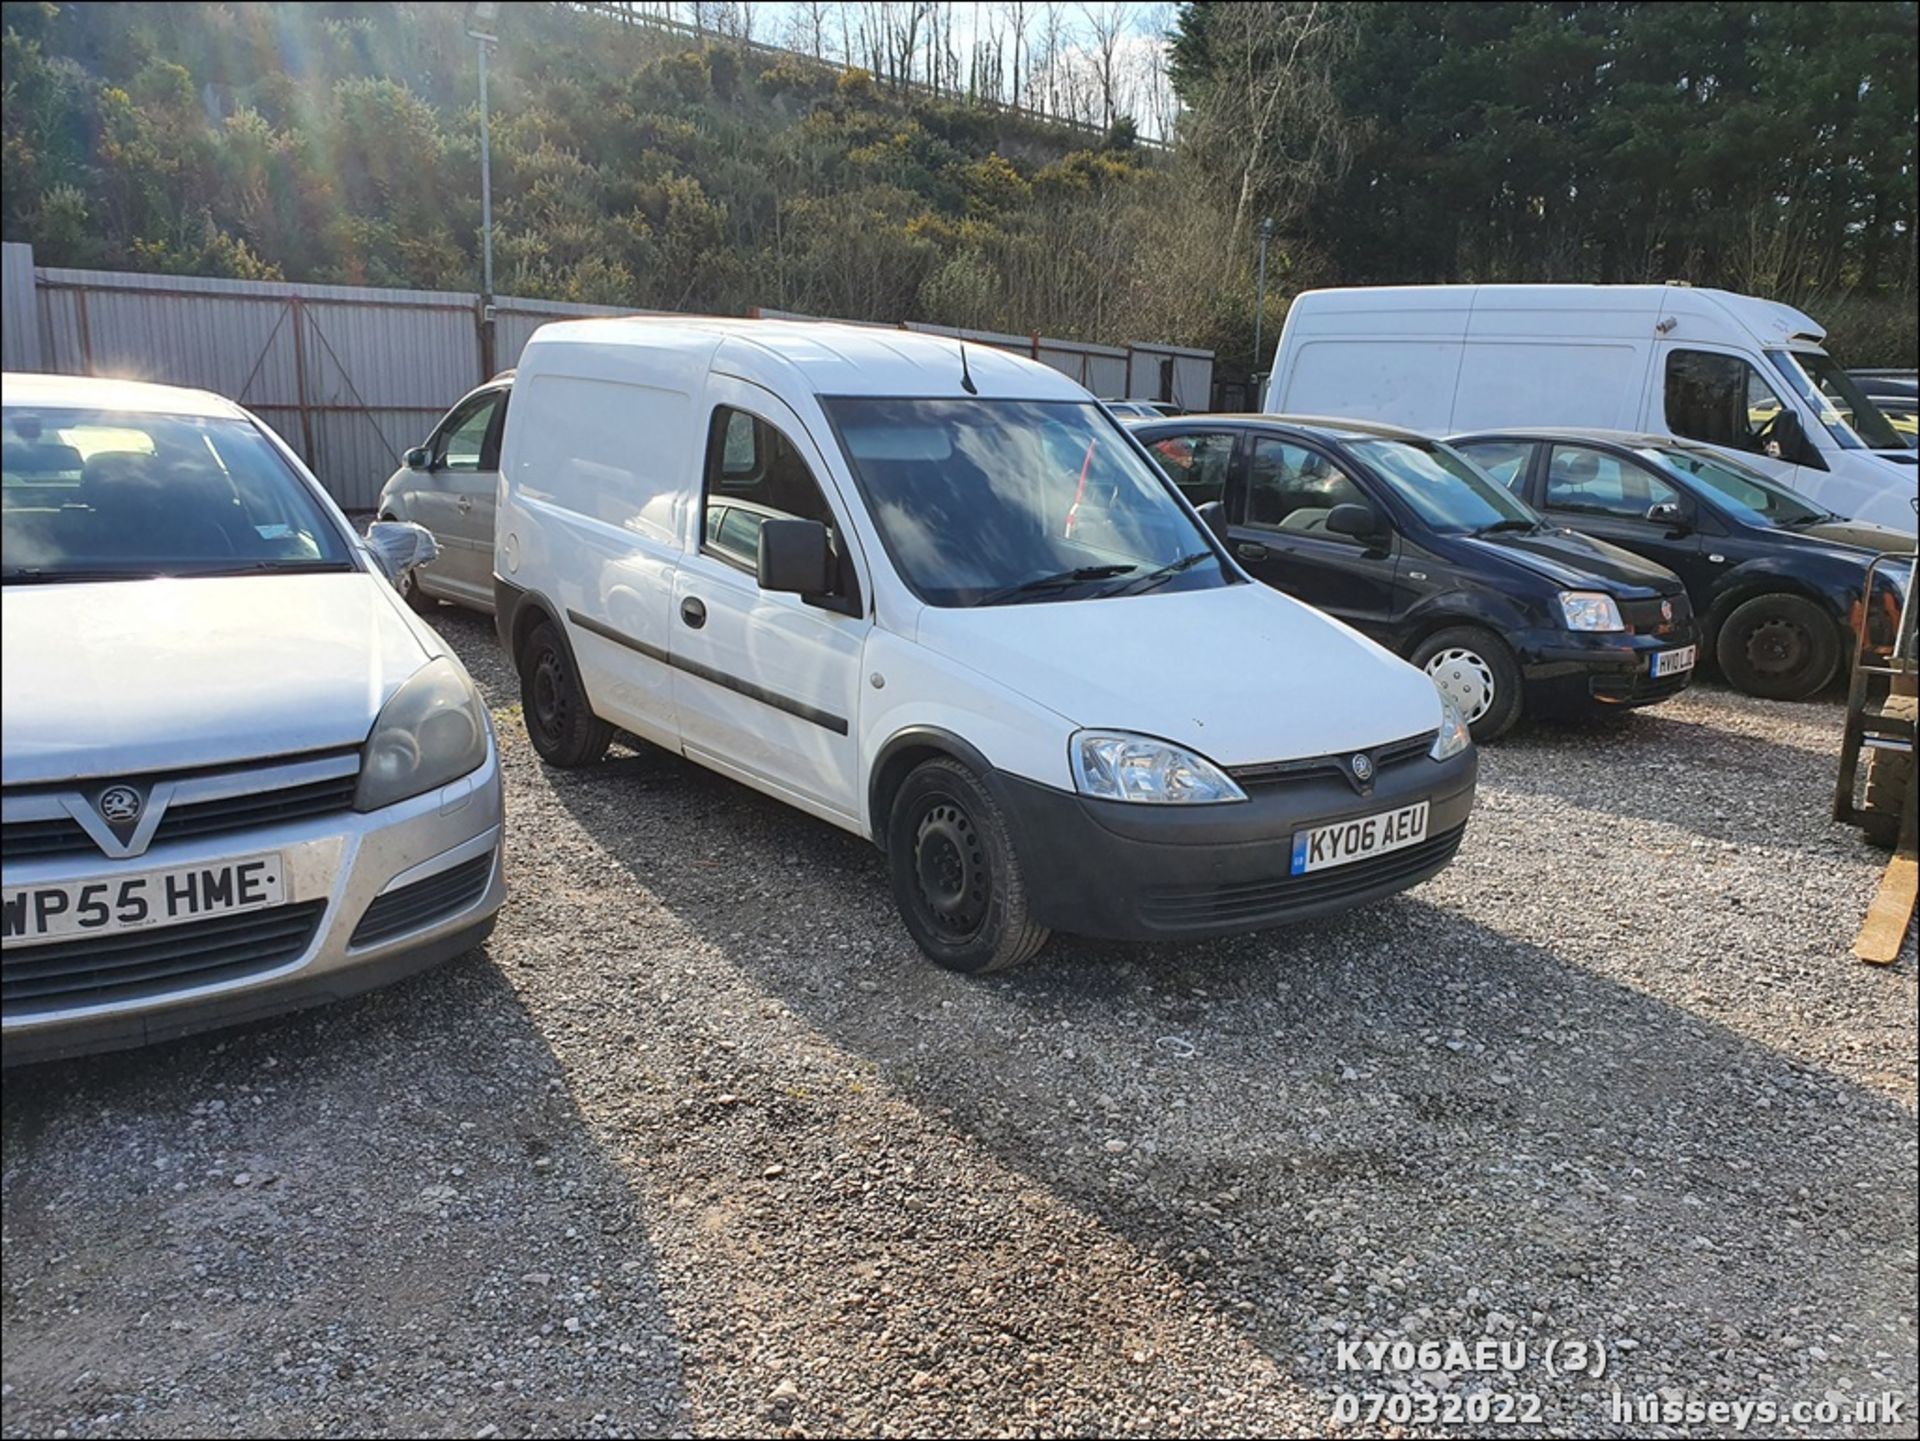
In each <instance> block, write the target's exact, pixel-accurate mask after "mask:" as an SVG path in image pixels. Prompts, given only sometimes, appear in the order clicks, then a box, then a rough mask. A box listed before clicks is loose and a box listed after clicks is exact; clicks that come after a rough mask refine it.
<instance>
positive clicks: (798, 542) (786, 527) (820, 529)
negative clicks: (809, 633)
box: [755, 520, 833, 597]
mask: <svg viewBox="0 0 1920 1441" xmlns="http://www.w3.org/2000/svg"><path fill="white" fill-rule="evenodd" d="M755 576H756V578H757V579H758V580H759V582H760V589H762V590H773V591H791V592H793V593H795V594H797V595H800V596H802V597H806V596H810V595H825V594H827V593H828V592H829V591H831V590H832V589H833V547H832V546H831V545H829V544H828V543H827V528H826V527H825V526H824V525H822V524H821V523H820V522H819V521H817V520H768V521H763V522H762V523H761V526H760V555H759V564H758V565H757V566H756V567H755Z"/></svg>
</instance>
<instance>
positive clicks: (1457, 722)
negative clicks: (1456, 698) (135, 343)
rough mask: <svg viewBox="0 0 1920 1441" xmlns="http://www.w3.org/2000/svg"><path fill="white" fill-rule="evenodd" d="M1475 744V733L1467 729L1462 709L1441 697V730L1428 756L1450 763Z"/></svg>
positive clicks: (1435, 737)
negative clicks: (1461, 712)
mask: <svg viewBox="0 0 1920 1441" xmlns="http://www.w3.org/2000/svg"><path fill="white" fill-rule="evenodd" d="M1472 744H1473V732H1472V731H1470V730H1468V729H1467V722H1466V717H1464V716H1462V715H1461V714H1460V707H1459V706H1457V705H1455V704H1454V703H1453V702H1452V701H1450V700H1448V699H1447V698H1446V697H1445V696H1441V697H1440V730H1439V732H1438V734H1436V735H1435V736H1434V738H1433V744H1432V745H1431V746H1429V747H1428V748H1427V754H1428V755H1430V756H1432V757H1433V758H1434V759H1435V760H1437V761H1449V760H1452V759H1453V758H1454V757H1455V756H1457V755H1459V754H1460V752H1461V751H1463V750H1465V749H1466V748H1467V747H1468V746H1470V745H1472Z"/></svg>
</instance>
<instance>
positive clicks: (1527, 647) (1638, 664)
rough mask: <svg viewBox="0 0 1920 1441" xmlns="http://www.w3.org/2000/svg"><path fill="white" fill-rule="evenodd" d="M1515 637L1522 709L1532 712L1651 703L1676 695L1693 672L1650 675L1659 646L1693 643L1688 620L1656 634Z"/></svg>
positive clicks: (1669, 647) (1695, 638) (1667, 647)
mask: <svg viewBox="0 0 1920 1441" xmlns="http://www.w3.org/2000/svg"><path fill="white" fill-rule="evenodd" d="M1515 640H1516V642H1517V643H1516V646H1515V649H1516V652H1517V653H1518V655H1519V659H1520V675H1521V679H1522V680H1523V682H1524V683H1525V686H1526V709H1527V710H1528V711H1529V712H1530V713H1533V714H1541V713H1562V714H1564V713H1567V712H1578V711H1584V710H1592V709H1594V708H1595V707H1596V706H1623V707H1632V706H1643V705H1657V704H1658V703H1659V702H1661V701H1663V700H1666V699H1668V698H1669V697H1671V696H1676V695H1678V694H1679V693H1680V692H1681V691H1683V690H1685V689H1686V688H1687V685H1688V683H1689V682H1691V681H1692V679H1693V676H1694V672H1693V671H1691V670H1686V671H1682V672H1680V674H1678V675H1669V676H1660V677H1658V678H1656V677H1655V676H1654V674H1653V657H1654V656H1655V655H1656V654H1658V653H1659V652H1661V651H1669V650H1678V649H1680V647H1682V646H1689V645H1691V646H1698V645H1699V643H1700V634H1699V629H1698V627H1697V626H1695V625H1693V624H1692V623H1691V622H1689V623H1687V624H1686V625H1683V626H1676V627H1675V628H1674V629H1673V631H1672V632H1671V633H1670V634H1667V635H1661V636H1654V635H1622V634H1619V633H1599V634H1593V635H1582V634H1577V633H1572V632H1568V631H1553V632H1550V633H1546V632H1541V633H1534V634H1531V635H1522V636H1518V637H1515ZM1697 660H1698V657H1697V655H1696V663H1697ZM1696 668H1697V664H1696Z"/></svg>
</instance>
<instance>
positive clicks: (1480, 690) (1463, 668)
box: [1426, 645, 1495, 725]
mask: <svg viewBox="0 0 1920 1441" xmlns="http://www.w3.org/2000/svg"><path fill="white" fill-rule="evenodd" d="M1426 671H1427V676H1428V678H1429V679H1431V680H1432V681H1433V686H1434V689H1435V690H1437V691H1439V692H1440V694H1441V695H1443V696H1445V697H1446V698H1447V699H1448V700H1450V701H1452V702H1453V704H1454V706H1455V708H1456V709H1458V710H1459V712H1460V715H1461V718H1462V719H1463V720H1465V721H1466V723H1467V724H1468V725H1472V724H1473V723H1474V722H1475V721H1477V720H1479V719H1480V718H1481V717H1482V716H1484V715H1485V714H1486V713H1487V712H1488V711H1490V710H1492V709H1493V702H1494V692H1495V687H1494V682H1493V667H1492V666H1490V665H1488V664H1487V662H1486V658H1485V657H1483V656H1481V655H1480V654H1479V653H1478V652H1476V651H1471V650H1468V649H1467V648H1466V647H1465V646H1458V645H1454V646H1448V647H1447V648H1446V649H1445V650H1443V651H1438V652H1436V653H1435V654H1434V655H1432V656H1430V657H1428V659H1427V665H1426Z"/></svg>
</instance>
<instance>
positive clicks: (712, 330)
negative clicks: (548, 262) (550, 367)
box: [519, 315, 1091, 402]
mask: <svg viewBox="0 0 1920 1441" xmlns="http://www.w3.org/2000/svg"><path fill="white" fill-rule="evenodd" d="M560 344H574V345H600V346H633V347H636V348H641V349H648V350H653V351H656V352H658V351H667V350H676V349H684V350H686V351H689V352H694V353H698V354H701V355H702V356H703V357H704V356H710V357H712V364H713V366H714V367H715V368H716V369H722V370H724V369H727V368H729V367H730V366H739V367H743V368H751V369H756V370H763V371H785V372H786V376H787V378H788V379H789V380H790V381H792V382H793V383H795V384H796V385H797V386H798V387H799V388H801V389H804V390H808V391H811V392H812V393H813V394H815V395H828V396H833V395H869V396H901V397H905V396H912V397H915V398H924V399H945V398H947V397H952V398H954V399H957V400H966V399H970V398H972V397H975V396H978V397H981V398H998V399H1020V400H1072V401H1082V402H1084V401H1087V400H1090V399H1091V397H1090V396H1089V395H1088V394H1087V392H1086V391H1085V390H1084V389H1082V388H1081V387H1080V386H1079V385H1078V384H1076V383H1075V382H1074V381H1072V380H1069V379H1068V378H1067V377H1066V376H1064V375H1062V374H1061V373H1060V372H1059V371H1057V370H1054V369H1052V368H1051V367H1050V366H1045V365H1042V364H1040V362H1039V361H1037V360H1029V359H1028V358H1027V357H1026V356H1024V355H1016V354H1014V353H1013V352H1011V351H1007V350H1000V349H996V348H995V347H993V346H990V345H981V344H978V343H967V344H965V346H964V349H965V355H966V363H965V366H964V368H963V366H962V364H961V351H962V342H960V341H958V340H956V339H954V338H953V337H952V336H947V335H927V334H923V333H921V332H919V331H913V330H897V329H894V328H892V327H889V326H878V325H847V324H838V323H834V322H831V321H819V320H753V319H733V318H729V317H724V316H677V315H676V316H655V315H622V316H612V317H608V318H605V319H596V320H565V321H556V322H553V323H551V324H548V325H543V326H541V327H540V329H538V330H537V331H535V332H534V334H533V338H532V339H530V340H529V341H528V342H527V348H526V350H525V351H524V352H523V353H522V355H521V359H520V367H519V368H520V369H523V370H525V369H530V368H533V366H534V364H535V361H536V352H537V351H538V350H540V349H544V348H545V347H547V346H551V345H560ZM965 376H971V378H972V381H973V384H974V388H973V390H971V391H969V390H968V389H967V388H966V387H965V385H964V384H963V383H962V380H963V377H965ZM749 378H751V377H749Z"/></svg>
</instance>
